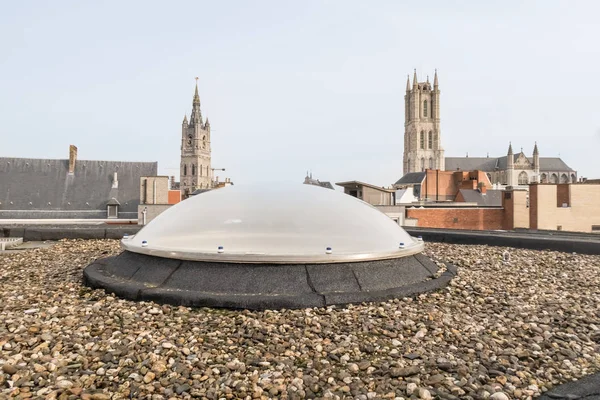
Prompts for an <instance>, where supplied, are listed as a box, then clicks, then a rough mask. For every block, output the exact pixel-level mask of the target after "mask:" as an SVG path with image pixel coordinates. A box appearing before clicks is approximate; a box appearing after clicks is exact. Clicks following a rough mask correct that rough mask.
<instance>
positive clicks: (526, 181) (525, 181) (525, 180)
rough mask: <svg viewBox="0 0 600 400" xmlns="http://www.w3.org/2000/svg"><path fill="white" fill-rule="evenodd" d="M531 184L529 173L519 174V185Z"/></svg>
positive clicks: (522, 172)
mask: <svg viewBox="0 0 600 400" xmlns="http://www.w3.org/2000/svg"><path fill="white" fill-rule="evenodd" d="M527 184H529V177H528V176H527V172H525V171H521V173H520V174H519V185H527Z"/></svg>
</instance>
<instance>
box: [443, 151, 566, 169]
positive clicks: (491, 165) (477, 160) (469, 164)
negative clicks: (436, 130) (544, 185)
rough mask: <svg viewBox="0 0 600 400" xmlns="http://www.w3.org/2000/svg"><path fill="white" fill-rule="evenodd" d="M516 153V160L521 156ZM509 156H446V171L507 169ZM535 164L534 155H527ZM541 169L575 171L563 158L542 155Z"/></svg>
mask: <svg viewBox="0 0 600 400" xmlns="http://www.w3.org/2000/svg"><path fill="white" fill-rule="evenodd" d="M519 154H520V153H518V154H515V155H514V161H516V160H517V159H518V158H519ZM507 158H508V157H507V156H502V157H446V159H445V161H446V171H457V170H461V171H474V170H480V171H485V172H492V171H495V170H500V171H502V170H506V167H507V165H508V162H507ZM526 158H527V160H528V161H529V162H530V163H531V164H533V158H532V157H526ZM540 171H560V172H562V171H573V172H574V170H573V169H572V168H571V167H569V166H568V165H567V164H566V163H565V162H564V161H563V160H562V159H560V158H558V157H540Z"/></svg>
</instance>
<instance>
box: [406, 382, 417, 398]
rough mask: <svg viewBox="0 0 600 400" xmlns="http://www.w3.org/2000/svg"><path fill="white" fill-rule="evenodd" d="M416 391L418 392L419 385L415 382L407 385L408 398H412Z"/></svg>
mask: <svg viewBox="0 0 600 400" xmlns="http://www.w3.org/2000/svg"><path fill="white" fill-rule="evenodd" d="M415 390H417V384H416V383H414V382H409V383H408V384H407V385H406V395H407V396H412V394H413V393H414V392H415Z"/></svg>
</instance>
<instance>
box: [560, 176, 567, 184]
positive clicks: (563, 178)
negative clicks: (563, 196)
mask: <svg viewBox="0 0 600 400" xmlns="http://www.w3.org/2000/svg"><path fill="white" fill-rule="evenodd" d="M560 183H569V177H568V176H567V174H562V175H561V176H560Z"/></svg>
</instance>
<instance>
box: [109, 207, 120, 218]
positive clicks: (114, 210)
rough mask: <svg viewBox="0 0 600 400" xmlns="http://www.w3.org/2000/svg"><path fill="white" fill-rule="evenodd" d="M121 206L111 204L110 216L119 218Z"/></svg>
mask: <svg viewBox="0 0 600 400" xmlns="http://www.w3.org/2000/svg"><path fill="white" fill-rule="evenodd" d="M118 207H119V206H117V205H116V204H115V205H112V204H111V205H109V206H108V218H117V217H118V216H119V209H118Z"/></svg>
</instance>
